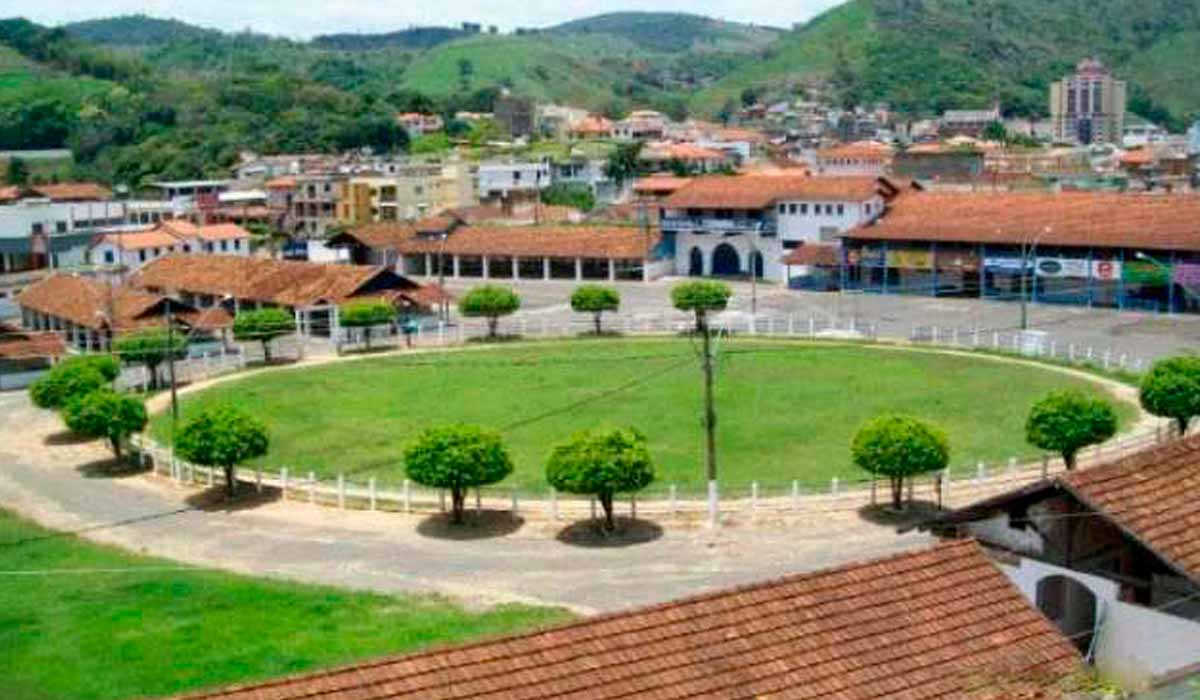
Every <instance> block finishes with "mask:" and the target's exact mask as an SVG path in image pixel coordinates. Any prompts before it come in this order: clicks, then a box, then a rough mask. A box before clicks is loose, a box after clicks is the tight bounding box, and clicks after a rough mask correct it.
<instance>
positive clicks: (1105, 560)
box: [922, 436, 1200, 681]
mask: <svg viewBox="0 0 1200 700" xmlns="http://www.w3.org/2000/svg"><path fill="white" fill-rule="evenodd" d="M1197 488H1200V436H1193V437H1189V438H1187V439H1182V440H1168V441H1166V442H1164V443H1162V444H1159V445H1155V446H1152V447H1150V448H1148V449H1145V450H1143V451H1140V452H1137V453H1135V454H1132V455H1130V456H1128V457H1124V458H1121V459H1117V460H1115V461H1112V462H1109V463H1107V464H1103V465H1100V466H1094V467H1090V468H1087V469H1080V470H1076V471H1074V472H1066V473H1063V474H1061V475H1059V476H1056V477H1054V478H1051V479H1047V480H1044V481H1040V482H1037V483H1034V484H1031V485H1029V486H1026V487H1024V488H1020V489H1016V490H1014V491H1011V492H1009V493H1006V494H1002V495H1000V496H996V497H994V498H990V499H987V500H984V501H981V502H979V503H976V504H974V505H971V506H969V507H967V508H963V509H960V510H957V511H954V512H952V513H949V514H947V515H944V516H941V517H939V518H936V519H934V520H933V521H931V522H929V523H926V524H925V525H924V526H922V527H923V528H926V529H931V530H933V531H935V532H937V533H938V534H941V535H942V536H945V537H971V538H977V539H978V540H979V541H980V542H981V543H983V544H984V545H986V546H988V547H989V548H991V549H993V550H994V551H996V552H999V554H997V556H998V558H999V559H1000V560H1001V562H1002V565H1003V568H1004V570H1005V572H1006V573H1007V574H1008V575H1009V576H1010V578H1012V579H1013V581H1014V582H1015V583H1017V584H1018V586H1020V587H1021V588H1022V590H1023V591H1025V592H1026V595H1027V596H1028V597H1029V598H1030V599H1031V600H1033V602H1034V603H1035V604H1037V605H1038V606H1039V607H1041V608H1042V609H1043V610H1045V611H1046V613H1047V615H1048V616H1050V617H1051V618H1052V619H1054V620H1056V621H1057V622H1058V624H1059V626H1060V627H1061V628H1062V630H1063V632H1064V633H1066V634H1067V635H1068V636H1069V637H1071V638H1072V639H1073V640H1074V641H1075V642H1076V643H1077V644H1078V645H1079V647H1080V648H1081V649H1083V650H1085V651H1087V650H1091V651H1092V652H1093V653H1094V656H1095V659H1096V663H1097V665H1098V666H1100V668H1101V670H1103V671H1106V672H1110V673H1113V674H1114V675H1116V676H1117V677H1124V678H1129V676H1130V675H1134V676H1140V678H1138V679H1137V680H1138V681H1146V680H1149V681H1154V680H1157V679H1159V678H1161V677H1167V676H1170V675H1172V674H1174V673H1176V672H1178V671H1180V670H1186V669H1194V668H1195V667H1196V666H1197V664H1200V501H1197V499H1196V498H1195V493H1196V490H1197ZM1141 630H1145V632H1142V631H1141ZM1151 630H1153V632H1152V633H1151V632H1150V631H1151ZM1147 676H1148V677H1147Z"/></svg>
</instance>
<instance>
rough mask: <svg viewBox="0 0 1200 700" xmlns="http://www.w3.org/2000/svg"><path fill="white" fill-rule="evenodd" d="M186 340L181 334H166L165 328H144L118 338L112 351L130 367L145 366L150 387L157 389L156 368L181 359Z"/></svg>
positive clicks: (185, 347)
mask: <svg viewBox="0 0 1200 700" xmlns="http://www.w3.org/2000/svg"><path fill="white" fill-rule="evenodd" d="M186 349H187V338H186V337H185V336H184V335H183V334H182V333H168V332H167V329H165V328H146V329H144V330H140V331H136V332H134V333H130V334H129V335H126V336H123V337H121V338H119V339H118V340H117V342H116V345H115V347H114V350H116V352H117V354H118V355H120V356H121V359H123V360H124V361H125V362H127V363H129V364H131V365H145V367H146V371H147V372H149V374H150V386H151V387H153V388H156V389H157V388H158V368H159V366H160V365H162V363H164V362H167V361H169V360H170V359H171V358H172V356H173V357H174V358H175V359H177V360H178V359H179V358H181V357H183V354H184V351H185V350H186Z"/></svg>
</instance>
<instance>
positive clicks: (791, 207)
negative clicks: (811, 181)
mask: <svg viewBox="0 0 1200 700" xmlns="http://www.w3.org/2000/svg"><path fill="white" fill-rule="evenodd" d="M788 213H789V214H792V215H793V216H794V215H795V214H796V205H795V204H789V205H788Z"/></svg>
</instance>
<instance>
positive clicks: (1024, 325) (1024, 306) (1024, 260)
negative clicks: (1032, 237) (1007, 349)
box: [1021, 241, 1029, 331]
mask: <svg viewBox="0 0 1200 700" xmlns="http://www.w3.org/2000/svg"><path fill="white" fill-rule="evenodd" d="M1028 247H1029V244H1028V242H1026V241H1021V330H1023V331H1027V330H1029V292H1028V291H1027V290H1026V286H1027V285H1028V284H1029V282H1028V279H1029V250H1028Z"/></svg>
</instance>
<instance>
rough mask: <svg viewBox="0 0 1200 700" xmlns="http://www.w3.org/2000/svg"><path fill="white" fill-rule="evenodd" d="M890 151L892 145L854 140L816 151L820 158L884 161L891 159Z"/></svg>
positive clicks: (891, 150)
mask: <svg viewBox="0 0 1200 700" xmlns="http://www.w3.org/2000/svg"><path fill="white" fill-rule="evenodd" d="M892 152H893V149H892V147H891V146H889V145H887V144H885V143H878V142H876V141H856V142H854V143H846V144H842V145H840V146H833V147H832V148H824V149H821V150H820V151H817V157H818V158H820V159H822V160H829V159H834V158H845V159H854V160H871V161H879V162H884V161H889V160H891V159H892Z"/></svg>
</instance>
